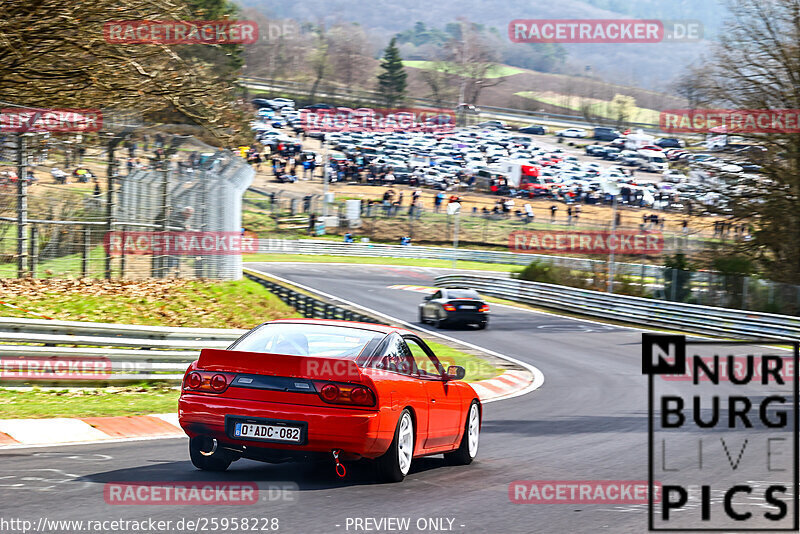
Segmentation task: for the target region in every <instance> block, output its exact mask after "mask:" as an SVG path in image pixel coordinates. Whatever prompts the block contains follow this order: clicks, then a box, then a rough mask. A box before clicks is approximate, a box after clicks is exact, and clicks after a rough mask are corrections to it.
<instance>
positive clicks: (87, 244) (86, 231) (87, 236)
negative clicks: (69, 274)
mask: <svg viewBox="0 0 800 534" xmlns="http://www.w3.org/2000/svg"><path fill="white" fill-rule="evenodd" d="M91 247H92V229H91V227H89V226H84V227H83V253H82V254H81V276H82V277H83V278H86V277H88V276H89V250H90V249H91ZM110 250H111V249H110V247H109V251H110Z"/></svg>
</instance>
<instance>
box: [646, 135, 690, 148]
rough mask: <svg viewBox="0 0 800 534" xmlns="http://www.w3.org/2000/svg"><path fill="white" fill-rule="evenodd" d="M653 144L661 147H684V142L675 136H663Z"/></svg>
mask: <svg viewBox="0 0 800 534" xmlns="http://www.w3.org/2000/svg"><path fill="white" fill-rule="evenodd" d="M653 144H654V145H658V146H660V147H661V148H683V142H682V141H681V140H680V139H677V138H675V137H662V138H661V139H658V140H657V141H656V142H655V143H653Z"/></svg>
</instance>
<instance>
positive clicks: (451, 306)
mask: <svg viewBox="0 0 800 534" xmlns="http://www.w3.org/2000/svg"><path fill="white" fill-rule="evenodd" d="M442 308H444V311H456V307H455V306H453V305H452V304H445V305H443V306H442Z"/></svg>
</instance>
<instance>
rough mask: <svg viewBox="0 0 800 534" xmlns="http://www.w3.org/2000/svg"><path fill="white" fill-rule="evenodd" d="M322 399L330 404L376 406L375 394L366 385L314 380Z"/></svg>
mask: <svg viewBox="0 0 800 534" xmlns="http://www.w3.org/2000/svg"><path fill="white" fill-rule="evenodd" d="M314 387H315V388H316V389H317V392H318V393H319V396H320V398H321V399H322V400H324V401H325V402H327V403H330V404H349V405H353V406H374V405H375V394H374V393H373V392H372V390H370V389H369V388H368V387H366V386H361V385H358V384H334V383H332V382H314Z"/></svg>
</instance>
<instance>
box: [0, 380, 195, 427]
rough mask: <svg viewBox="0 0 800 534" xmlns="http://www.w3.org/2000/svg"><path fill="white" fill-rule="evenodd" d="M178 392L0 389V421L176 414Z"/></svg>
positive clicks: (153, 387) (164, 389)
mask: <svg viewBox="0 0 800 534" xmlns="http://www.w3.org/2000/svg"><path fill="white" fill-rule="evenodd" d="M178 394H179V392H178V390H176V389H174V388H170V387H166V386H158V385H142V386H130V387H124V388H122V387H111V388H97V389H38V388H33V389H26V390H17V389H0V419H44V418H49V417H104V416H116V415H145V414H151V413H175V412H177V411H178Z"/></svg>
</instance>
